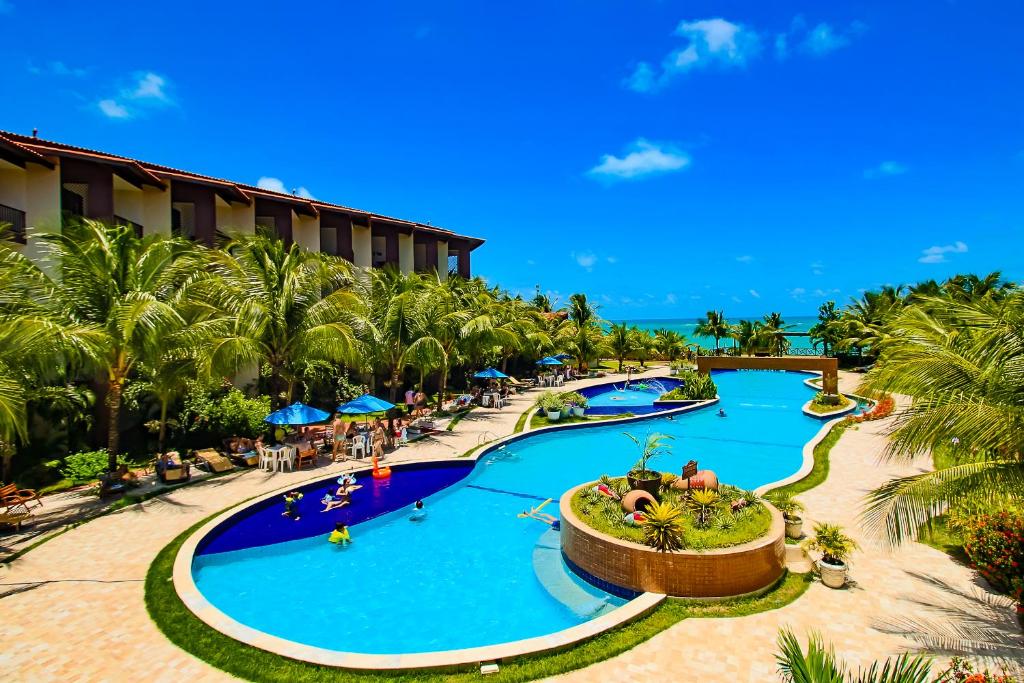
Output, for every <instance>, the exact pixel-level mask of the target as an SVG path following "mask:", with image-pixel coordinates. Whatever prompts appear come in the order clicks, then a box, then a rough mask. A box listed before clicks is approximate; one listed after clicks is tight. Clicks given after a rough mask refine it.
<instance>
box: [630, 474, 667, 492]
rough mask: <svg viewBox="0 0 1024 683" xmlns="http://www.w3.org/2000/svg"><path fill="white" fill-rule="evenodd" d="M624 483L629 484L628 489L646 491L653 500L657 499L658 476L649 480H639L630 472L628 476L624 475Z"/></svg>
mask: <svg viewBox="0 0 1024 683" xmlns="http://www.w3.org/2000/svg"><path fill="white" fill-rule="evenodd" d="M626 481H628V482H629V488H631V489H635V490H640V491H646V492H647V493H649V494H651V495H652V496H654V497H655V498H657V496H658V492H659V491H660V490H661V477H660V476H657V477H653V478H651V479H639V478H637V477H634V476H633V473H632V472H630V473H629V474H627V475H626Z"/></svg>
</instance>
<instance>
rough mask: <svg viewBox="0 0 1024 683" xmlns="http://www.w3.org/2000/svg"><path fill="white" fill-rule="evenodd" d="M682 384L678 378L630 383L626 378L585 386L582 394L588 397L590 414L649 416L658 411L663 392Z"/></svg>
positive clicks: (661, 378)
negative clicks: (656, 406) (659, 399)
mask: <svg viewBox="0 0 1024 683" xmlns="http://www.w3.org/2000/svg"><path fill="white" fill-rule="evenodd" d="M681 384H682V382H680V381H679V380H677V379H672V378H670V377H658V378H657V379H648V380H634V381H632V382H630V383H629V384H627V383H626V382H624V381H621V382H613V383H611V384H601V385H598V386H594V387H588V388H586V389H582V390H581V391H580V393H581V394H583V395H584V396H586V397H587V404H588V405H587V413H588V414H590V415H617V414H620V413H633V414H634V415H646V414H648V413H653V412H656V411H657V410H659V409H658V408H655V406H654V402H655V401H656V400H658V398H659V397H660V396H661V395H662V394H664V393H667V392H669V391H672V390H673V389H675V388H676V387H678V386H680V385H681Z"/></svg>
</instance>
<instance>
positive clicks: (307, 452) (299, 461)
mask: <svg viewBox="0 0 1024 683" xmlns="http://www.w3.org/2000/svg"><path fill="white" fill-rule="evenodd" d="M296 450H297V451H298V456H297V457H296V460H295V467H296V468H298V469H300V470H301V469H302V466H303V465H304V464H309V465H312V466H313V467H316V459H317V455H318V452H317V450H316V448H314V447H313V446H312V445H310V444H309V443H300V444H296Z"/></svg>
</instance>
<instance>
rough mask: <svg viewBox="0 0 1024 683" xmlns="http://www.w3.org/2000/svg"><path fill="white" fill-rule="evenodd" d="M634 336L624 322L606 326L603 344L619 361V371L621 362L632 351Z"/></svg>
mask: <svg viewBox="0 0 1024 683" xmlns="http://www.w3.org/2000/svg"><path fill="white" fill-rule="evenodd" d="M635 342H636V337H635V336H634V335H633V334H632V333H631V331H630V329H629V327H627V326H626V323H614V324H612V326H611V327H610V328H608V334H607V335H605V344H606V345H607V347H608V350H609V351H610V352H611V354H612V356H614V357H615V359H616V360H617V361H619V372H622V362H623V361H624V360H626V358H627V357H628V356H629V354H631V353H633V349H634V343H635Z"/></svg>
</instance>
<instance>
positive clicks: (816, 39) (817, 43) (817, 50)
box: [801, 22, 850, 56]
mask: <svg viewBox="0 0 1024 683" xmlns="http://www.w3.org/2000/svg"><path fill="white" fill-rule="evenodd" d="M849 44H850V38H849V37H848V36H846V35H843V34H841V33H836V30H835V29H833V28H832V27H831V26H830V25H829V24H826V23H824V22H822V23H820V24H818V25H817V26H815V27H814V28H813V29H811V31H810V32H809V33H808V34H807V37H806V38H804V41H803V43H801V47H803V49H804V50H806V51H807V52H809V53H811V54H813V55H819V56H820V55H827V54H828V53H829V52H835V51H836V50H838V49H840V48H844V47H846V46H847V45H849Z"/></svg>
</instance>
